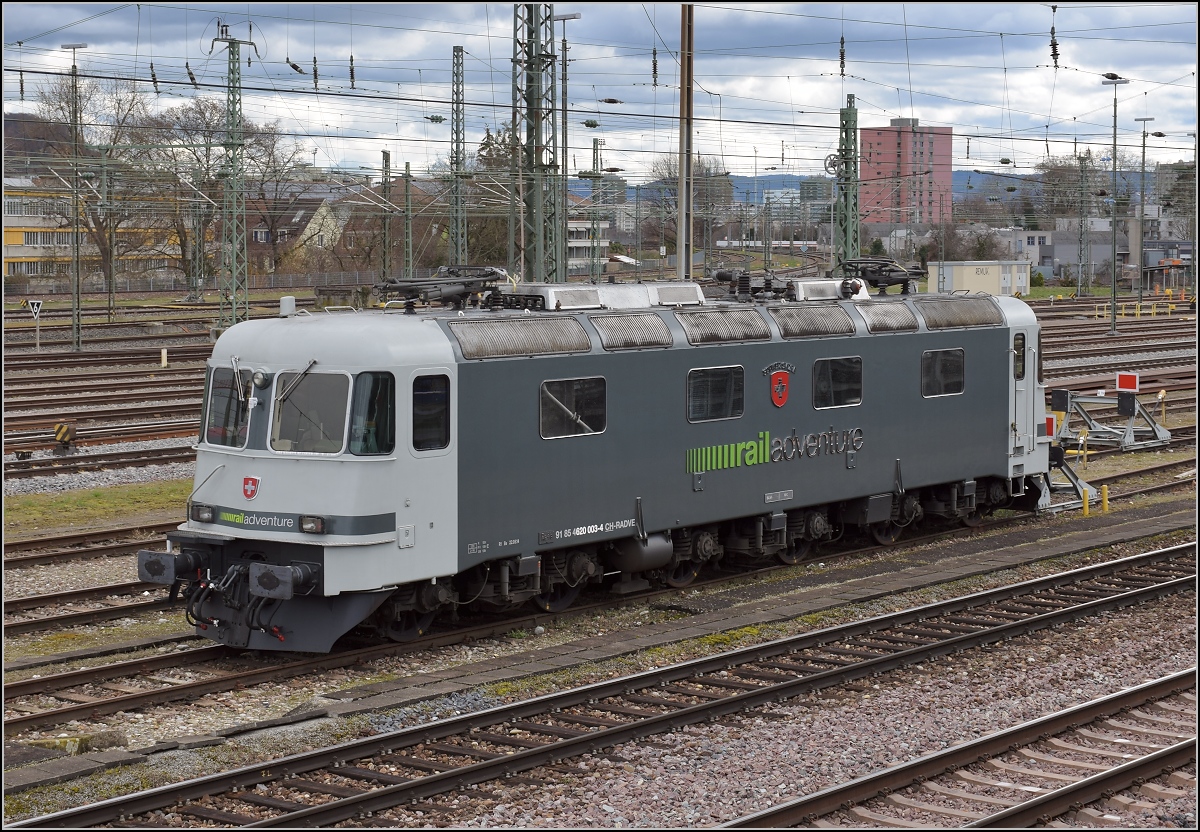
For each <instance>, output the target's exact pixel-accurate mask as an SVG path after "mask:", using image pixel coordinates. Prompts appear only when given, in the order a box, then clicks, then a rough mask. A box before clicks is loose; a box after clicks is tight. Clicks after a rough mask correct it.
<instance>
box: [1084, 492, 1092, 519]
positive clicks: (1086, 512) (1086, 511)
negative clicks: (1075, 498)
mask: <svg viewBox="0 0 1200 832" xmlns="http://www.w3.org/2000/svg"><path fill="white" fill-rule="evenodd" d="M1090 493H1091V492H1089V491H1088V490H1087V489H1086V488H1085V489H1083V516H1084V517H1090V516H1091V514H1092V511H1091V507H1090V506H1089V505H1088V494H1090Z"/></svg>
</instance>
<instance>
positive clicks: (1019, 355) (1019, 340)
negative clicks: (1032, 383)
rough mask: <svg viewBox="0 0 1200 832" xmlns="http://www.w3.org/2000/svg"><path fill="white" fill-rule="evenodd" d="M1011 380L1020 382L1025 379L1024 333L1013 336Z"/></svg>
mask: <svg viewBox="0 0 1200 832" xmlns="http://www.w3.org/2000/svg"><path fill="white" fill-rule="evenodd" d="M1013 378H1014V379H1015V380H1017V381H1021V380H1022V379H1024V378H1025V333H1024V332H1018V333H1017V334H1016V335H1014V336H1013Z"/></svg>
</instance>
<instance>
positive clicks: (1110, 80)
mask: <svg viewBox="0 0 1200 832" xmlns="http://www.w3.org/2000/svg"><path fill="white" fill-rule="evenodd" d="M1100 83H1101V84H1106V85H1111V86H1112V88H1113V152H1112V200H1113V204H1112V214H1111V215H1110V222H1111V223H1112V329H1110V330H1109V332H1108V334H1109V335H1116V334H1117V87H1118V86H1120V85H1121V84H1128V83H1129V79H1128V78H1122V77H1121V76H1120V75H1118V74H1117V73H1115V72H1106V73H1104V80H1103V81H1101V82H1100Z"/></svg>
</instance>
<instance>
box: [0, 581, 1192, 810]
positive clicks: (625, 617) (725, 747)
mask: <svg viewBox="0 0 1200 832" xmlns="http://www.w3.org/2000/svg"><path fill="white" fill-rule="evenodd" d="M1063 568H1066V567H1065V566H1064V565H1063V564H1057V565H1055V566H1054V567H1053V568H1051V567H1050V565H1047V564H1042V565H1040V566H1039V567H1027V568H1024V569H1022V570H1020V573H1021V574H1020V575H1019V576H1015V575H1013V574H1012V573H1011V572H1010V573H1008V574H1006V575H1004V576H1003V577H1002V578H993V577H989V578H981V579H974V580H973V581H971V582H970V583H971V586H969V587H964V586H961V585H959V586H957V587H955V589H954V591H952V592H951V591H947V590H936V589H933V590H923V591H920V592H917V593H909V594H907V595H906V596H905V597H903V598H896V599H890V600H888V601H878V602H872V603H870V604H864V605H857V606H856V607H854V608H852V609H847V610H845V611H843V612H841V613H839V614H836V615H833V616H831V619H830V620H823V621H821V622H820V625H819V626H828V625H832V624H834V623H837V622H838V621H840V620H854V619H859V618H863V617H867V616H870V615H877V614H879V613H881V612H884V611H886V610H888V609H896V608H904V607H909V606H913V605H916V604H919V603H925V602H928V601H931V600H934V599H935V598H937V597H948V596H950V595H957V594H961V593H962V592H966V591H971V590H975V589H980V588H982V587H983V586H984V585H995V584H998V583H1002V582H1007V581H1011V580H1014V579H1016V578H1018V577H1019V578H1022V579H1024V578H1029V577H1032V576H1033V574H1034V573H1035V572H1041V573H1043V574H1044V573H1046V572H1052V571H1060V570H1061V569H1063ZM648 619H649V616H648V614H647V611H645V610H644V609H639V608H632V609H628V610H624V611H621V612H620V613H617V614H614V615H608V616H603V617H600V616H595V617H589V618H588V619H587V620H585V621H582V622H580V623H579V624H578V625H577V626H575V627H570V626H567V627H563V628H562V629H561V630H558V629H552V630H550V631H548V632H547V633H546V634H545V635H542V636H538V637H536V639H534V637H533V636H528V638H529V639H531V640H532V641H527V640H526V639H525V638H510V639H493V640H487V641H482V642H478V643H476V644H473V645H460V646H456V647H449V648H442V649H440V650H436V651H429V652H426V653H422V654H417V655H412V656H405V657H397V658H395V659H389V660H383V661H381V662H373V663H371V665H370V667H368V668H348V669H343V670H333V671H329V672H327V673H325V674H322V675H321V677H320V678H319V679H306V680H291V681H288V682H281V683H276V684H271V685H263V686H255V687H254V688H252V689H249V690H245V691H234V692H229V693H225V694H216V695H214V696H211V697H207V698H206V700H203V701H202V702H201V703H195V704H193V705H189V706H181V705H174V706H164V707H162V708H156V709H147V710H145V711H143V712H140V713H132V714H119V715H116V716H115V717H110V718H107V719H104V720H98V721H97V722H95V723H86V724H85V723H76V724H72V725H69V726H62V727H61V728H59V729H56V731H47V732H45V733H44V734H42V733H41V732H36V731H35V732H29V733H28V734H26V735H25V737H33V736H38V735H42V736H45V735H47V734H49V735H54V733H56V732H58V733H62V732H68V731H69V732H71V733H77V732H81V731H97V730H113V729H116V730H118V731H120V732H122V733H123V734H124V736H125V740H126V742H125V747H127V748H137V747H143V746H146V745H149V744H151V743H152V742H154V741H155V740H159V739H165V738H169V737H179V736H187V735H189V734H205V733H210V732H212V731H214V730H220V729H222V728H225V727H227V726H230V725H236V724H239V723H245V722H249V721H252V720H256V719H265V718H268V717H272V716H279V715H281V714H282V713H286V712H287V711H288V710H290V709H292V708H295V707H297V706H301V707H303V706H305V705H306V704H315V703H319V702H320V701H321V700H320V697H319V693H320V692H321V691H323V690H337V689H344V688H347V687H352V686H355V685H361V684H366V683H369V682H372V681H379V680H382V679H390V678H396V677H397V676H404V675H408V674H410V673H415V672H420V671H422V670H429V669H434V668H437V667H444V666H447V665H454V664H460V663H462V662H466V661H472V660H480V659H484V658H489V657H492V656H495V655H507V654H513V653H516V652H519V651H521V650H522V649H524V647H525V646H527V645H531V646H538V647H541V646H545V645H546V644H548V643H556V642H561V641H565V640H569V639H571V638H578V637H582V636H592V635H597V634H599V633H600V632H605V631H607V632H609V633H619V632H621V631H622V630H624V629H627V628H630V627H634V626H636V624H637V621H639V620H648ZM792 629H794V630H805V629H811V626H804V625H800V624H799V623H797V624H796V626H794V627H793V628H792ZM1131 633H1132V634H1136V636H1137V637H1136V638H1134V639H1130V638H1128V636H1129V634H1131ZM781 634H782V633H779V632H770V633H766V632H764V634H763V636H764V637H771V638H773V637H777V636H778V635H781ZM1195 647H1196V645H1195V597H1194V596H1193V595H1188V596H1183V597H1173V598H1169V599H1166V600H1164V601H1162V602H1158V603H1155V604H1153V605H1150V606H1147V607H1139V608H1136V609H1133V610H1129V611H1123V612H1119V613H1111V614H1107V615H1105V616H1103V617H1102V618H1098V619H1094V620H1092V621H1090V622H1083V623H1081V624H1076V625H1071V626H1067V627H1064V628H1062V629H1060V630H1057V631H1052V632H1049V633H1043V634H1040V635H1037V636H1032V637H1026V638H1022V639H1018V640H1014V641H1013V642H1011V643H1010V644H1007V645H1004V646H1001V647H997V648H991V649H989V650H987V651H982V652H980V651H976V652H973V653H970V654H965V655H963V656H959V657H952V658H947V659H944V660H939V661H936V662H931V663H929V664H928V665H926V666H923V667H920V668H913V669H911V670H905V671H898V672H896V673H893V674H889V675H888V676H886V677H883V678H881V679H879V680H877V682H876V684H878V688H873V689H871V690H869V691H860V692H849V693H842V694H833V693H830V692H825V693H823V694H819V695H816V696H812V697H807V698H804V699H800V700H796V701H795V702H793V703H790V704H787V705H784V706H780V707H777V708H774V709H772V710H771V713H772V714H773V716H770V717H753V716H748V717H745V718H738V719H736V720H733V721H731V720H722V722H723V723H726V724H720V725H717V724H714V725H711V726H707V727H693V728H688V729H686V730H684V731H682V732H680V733H679V734H674V735H668V736H662V737H656V738H654V739H653V740H652V741H650V742H644V743H640V744H631V745H629V746H623V747H621V748H618V749H611V750H610V751H611V752H612V753H613V754H615V755H616V756H615V757H612V758H607V755H606V756H596V757H589V758H586V759H585V760H583V761H582V763H577V764H575V765H576V766H577V771H576V772H574V773H572V774H571V775H567V776H564V775H561V774H555V773H548V772H544V771H539V772H536V773H534V775H533V776H538V777H543V778H545V779H547V780H548V781H549V783H550V785H549V786H547V787H545V788H541V789H536V790H532V791H530V790H528V789H526V788H525V787H520V786H517V787H512V788H502V789H501V790H500V792H499V793H500V795H501V797H499V798H497V800H496V801H495V802H494V803H493V804H492V805H490V806H489V807H488V813H487V814H485V815H483V816H481V817H478V818H477V817H475V816H474V815H473V814H472V815H470V816H466V815H464V816H462V817H461V818H455V819H454V820H453V821H450V822H447V819H446V818H445V817H442V816H441V813H439V817H438V820H439V825H450V826H475V827H490V826H498V827H521V826H542V827H556V826H557V827H570V826H581V827H599V826H606V827H617V826H630V825H637V826H656V827H665V828H670V827H679V826H692V825H708V824H711V823H714V822H719V821H721V820H728V819H730V818H733V817H737V816H740V815H742V814H747V813H749V812H752V811H756V810H758V809H760V808H764V807H765V806H768V805H771V803H773V802H777V801H779V800H783V799H789V798H791V797H795V796H797V795H799V794H803V793H808V792H812V791H815V790H818V789H820V788H823V787H825V786H827V785H830V784H832V783H834V782H839V781H841V780H844V779H847V778H851V777H855V776H859V775H861V774H863V773H866V772H867V771H870V770H873V769H875V768H879V767H882V766H886V765H890V764H893V763H895V762H899V761H902V760H905V759H909V758H911V757H914V756H918V755H920V754H923V753H928V752H929V751H933V750H937V749H940V748H943V747H945V746H946V745H948V744H952V743H955V742H959V741H962V740H964V739H969V738H973V737H976V736H980V735H981V734H984V733H989V732H991V731H994V730H996V729H998V728H1001V727H1004V726H1006V725H1010V724H1013V723H1016V722H1019V721H1023V720H1025V719H1029V718H1032V717H1034V716H1037V715H1040V714H1042V713H1044V712H1048V711H1052V710H1056V709H1060V708H1063V707H1068V706H1070V705H1072V704H1077V703H1079V702H1082V701H1086V700H1088V699H1091V698H1094V697H1096V696H1099V695H1102V694H1104V693H1110V692H1113V691H1115V690H1118V689H1120V688H1121V687H1124V686H1127V685H1131V684H1137V683H1140V682H1141V681H1144V680H1146V679H1150V678H1154V677H1158V676H1161V675H1165V674H1166V673H1170V672H1174V671H1176V670H1180V669H1184V668H1186V667H1189V666H1192V665H1194V663H1195ZM711 652H712V650H711V648H705V647H702V646H699V645H695V644H693V646H691V647H690V648H683V649H681V650H679V651H678V652H676V653H673V654H671V655H670V657H669V660H670V661H679V660H683V659H686V658H690V657H692V656H694V655H701V654H707V653H711ZM662 663H663V662H662V660H661V658H657V657H656V658H651V657H644V658H642V659H635V660H632V661H629V662H618V663H614V666H612V667H594V666H589V667H584V668H580V669H579V670H578V671H571V673H572V674H573V675H568V676H564V675H563V672H560V674H556V676H554V677H547V678H546V680H545V681H542V680H539V679H531V680H528V684H527V685H524V686H523V689H521V690H520V691H519V693H518V694H514V695H513V696H510V697H505V698H515V696H528V695H532V694H534V693H537V692H539V691H540V690H544V689H555V688H562V687H569V686H571V685H574V684H584V683H586V682H589V681H594V680H596V679H599V678H608V677H610V676H612V675H616V674H617V673H628V672H630V671H632V670H636V669H641V668H642V667H646V666H650V665H653V664H662ZM972 679H986V680H987V685H986V688H987V689H986V691H983V692H975V691H972V689H971V687H970V685H969V684H968V682H969V681H970V680H972ZM500 701H502V700H501V698H499V697H496V696H495V695H494V693H489V689H487V688H484V689H482V690H479V691H472V692H464V693H460V694H455V695H453V696H450V697H444V698H440V699H437V700H432V701H429V702H426V703H421V704H419V705H416V706H413V707H409V708H405V709H402V710H396V711H387V712H379V713H374V714H367V715H361V716H358V717H353V718H349V719H341V720H334V719H319V720H313V721H309V722H306V723H302V724H300V725H296V726H290V727H288V728H284V729H277V730H273V731H267V732H257V733H254V734H248V735H242V736H235V737H233V738H231V739H230V740H229V741H228V742H227V743H226V744H224V745H222V746H218V747H216V748H209V749H202V750H200V751H193V752H168V753H166V754H159V755H155V756H154V757H153V758H151V762H149V763H147V764H143V765H138V766H131V767H124V768H120V769H115V770H111V771H108V772H106V773H104V774H103V775H102V776H98V777H95V778H88V779H86V780H83V781H78V782H76V783H73V784H71V785H70V786H69V787H68V788H62V789H58V788H54V787H49V788H44V789H36V790H33V791H31V792H27V793H22V794H20V795H17V796H15V797H14V798H11V799H9V800H8V801H7V803H8V814H9V815H10V817H13V818H16V817H18V815H19V816H28V815H32V814H44V813H46V812H50V811H55V810H56V809H58V808H65V807H66V806H68V805H78V804H79V803H80V802H82V801H86V800H95V799H100V796H101V795H104V796H111V795H115V794H121V793H125V792H126V791H128V790H134V789H142V788H148V787H151V786H156V785H163V784H167V783H172V782H178V781H179V780H181V779H185V778H190V777H197V776H201V775H203V774H207V773H211V772H212V771H217V770H227V769H229V768H233V767H236V766H239V765H247V764H250V763H253V762H257V761H261V760H264V759H270V758H271V757H272V756H273V755H282V754H286V753H293V752H298V751H301V750H303V749H307V748H311V747H316V746H319V745H322V744H325V743H330V742H336V741H344V740H346V739H349V738H352V737H355V736H365V735H369V734H374V733H378V732H380V731H389V730H395V729H398V728H403V727H408V726H411V725H415V724H419V723H422V722H428V721H430V720H431V719H434V718H438V717H442V716H450V715H457V714H460V713H466V712H472V711H476V710H480V709H482V708H486V707H490V706H491V705H494V704H497V703H498V702H500ZM879 725H883V726H886V727H885V728H884V729H882V730H880V729H879V728H877V727H875V726H879ZM864 726H870V727H868V728H864ZM13 739H21V738H13ZM617 757H619V758H622V759H623V760H624V761H625V762H622V761H620V760H618V759H617ZM494 785H495V784H488V785H487V786H486V788H487V789H488V790H494ZM438 802H442V801H440V800H439V801H438ZM453 803H454V798H453V797H447V798H445V799H444V802H442V805H445V806H446V807H448V808H449V807H452V805H453ZM603 806H608V807H610V808H611V811H609V810H608V809H604V808H603ZM589 808H590V812H589ZM1192 810H1193V812H1194V802H1193V805H1192ZM14 812H16V813H17V814H14ZM395 820H396V821H397V823H400V822H401V821H403V823H404V824H409V823H410V822H411V823H412V824H413V825H422V823H423V819H422V818H418V817H416V816H415V815H413V816H406V815H403V814H400V815H397V816H396V818H395Z"/></svg>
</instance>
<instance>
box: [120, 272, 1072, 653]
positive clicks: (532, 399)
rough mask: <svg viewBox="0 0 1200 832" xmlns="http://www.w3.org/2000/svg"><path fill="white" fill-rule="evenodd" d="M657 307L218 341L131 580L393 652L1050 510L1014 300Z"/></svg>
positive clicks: (689, 292)
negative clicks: (590, 598) (152, 544)
mask: <svg viewBox="0 0 1200 832" xmlns="http://www.w3.org/2000/svg"><path fill="white" fill-rule="evenodd" d="M651 288H652V289H653V291H650V290H648V289H636V290H633V289H630V290H626V291H624V292H618V291H609V290H608V289H607V288H605V287H599V288H596V287H588V288H585V289H577V290H571V291H573V292H574V294H571V292H568V291H566V290H563V289H562V288H561V287H559V288H546V287H528V292H530V293H531V294H530V295H529V297H531V298H540V299H541V300H540V301H539V304H538V308H539V309H542V308H544V309H545V310H547V311H539V312H532V311H529V310H525V311H523V312H522V311H510V310H506V309H504V308H503V306H504V305H503V304H501V305H494V308H493V310H490V311H478V312H470V313H466V312H454V311H449V312H441V313H438V312H432V313H422V314H420V315H415V314H404V313H393V312H388V311H382V312H380V311H376V312H365V313H361V314H336V315H335V314H328V315H321V316H292V317H287V318H281V319H279V320H274V321H251V322H248V323H244V324H239V325H237V326H235V327H233V328H231V329H230V330H229V331H228V332H227V333H225V334H224V335H223V336H222V337H221V339H220V340H219V341H218V343H217V345H216V347H215V348H214V353H213V358H212V360H211V361H210V367H209V373H208V384H207V388H206V400H205V401H206V404H205V415H204V420H203V425H204V427H203V429H202V436H201V442H200V444H199V445H198V447H197V473H196V483H197V485H196V488H195V490H194V492H193V494H192V498H191V500H190V501H189V513H188V520H187V521H186V522H185V524H184V525H183V526H181V527H180V531H179V532H178V533H173V534H172V535H171V536H170V538H171V542H172V546H173V548H174V549H175V551H174V552H172V553H170V555H169V556H168V555H163V553H149V552H143V553H140V554H139V571H140V573H142V574H143V575H144V576H146V577H145V579H147V580H157V581H159V582H162V583H168V584H175V585H177V586H183V585H186V586H184V589H185V595H186V603H187V604H188V610H189V615H191V616H193V617H194V619H195V621H196V622H197V625H198V626H199V627H200V628H201V632H202V633H203V634H205V635H207V636H209V637H212V638H216V639H217V640H220V641H223V642H224V643H228V644H233V645H235V646H251V647H257V648H263V649H283V650H289V649H291V650H310V651H312V650H316V651H319V650H328V649H329V647H330V646H331V645H332V642H333V641H334V640H336V638H337V637H339V636H340V635H341V634H343V633H344V632H346V631H347V630H349V629H351V628H352V627H354V626H355V625H357V624H359V623H361V622H364V621H365V622H367V623H368V624H371V625H374V626H375V627H376V629H377V630H378V631H380V632H383V633H385V634H386V635H388V636H389V637H392V638H407V637H411V636H412V635H414V634H419V633H421V632H424V631H425V630H426V629H427V628H428V626H429V623H430V621H431V620H432V617H433V616H436V615H437V614H439V613H446V612H449V613H453V612H454V611H455V610H456V609H458V608H459V607H465V606H470V607H484V608H489V609H496V610H504V609H509V608H512V607H515V606H518V605H521V604H526V603H532V604H533V605H534V606H535V607H536V608H538V609H542V610H547V611H557V610H559V609H563V608H565V607H566V606H569V605H570V603H572V602H573V601H574V600H575V599H576V598H577V597H578V596H579V594H580V592H581V591H582V590H583V589H584V588H585V587H587V586H589V585H603V586H605V587H607V588H608V589H609V591H612V592H616V593H624V592H630V591H634V590H636V589H639V588H643V587H646V586H650V585H652V584H658V585H665V586H673V587H681V586H686V585H687V584H689V583H690V582H691V581H693V580H694V579H695V578H696V576H697V575H698V574H699V573H700V570H701V569H702V568H703V567H704V566H705V565H706V564H714V563H724V564H727V565H734V564H761V563H764V562H770V561H772V560H780V561H783V562H784V563H796V562H799V561H800V560H801V559H802V558H803V557H805V556H806V555H807V553H809V552H810V551H811V549H812V547H814V546H817V545H819V544H821V543H823V542H828V541H832V540H836V539H838V538H839V537H840V536H842V535H843V534H845V533H846V532H847V531H861V532H864V533H868V534H870V535H871V536H872V537H874V538H875V539H876V540H877V541H879V542H882V543H893V542H895V541H896V540H898V539H899V538H900V536H901V535H902V534H903V532H904V530H905V529H908V528H911V527H914V526H915V525H917V524H919V523H920V522H921V521H922V520H923V519H925V518H930V517H937V518H945V519H950V520H962V521H964V522H968V521H974V520H976V519H978V518H979V517H980V516H982V515H984V514H987V513H990V512H992V511H995V510H997V509H1000V508H1010V507H1012V508H1036V507H1037V505H1038V504H1039V503H1043V504H1044V502H1045V500H1046V499H1047V493H1048V488H1047V487H1045V484H1044V483H1043V482H1042V481H1041V480H1040V479H1039V478H1040V477H1043V476H1044V475H1045V472H1046V471H1047V470H1048V455H1047V449H1048V445H1049V437H1048V436H1047V435H1046V432H1045V426H1044V423H1045V418H1044V400H1043V398H1042V397H1043V395H1044V391H1043V389H1042V387H1041V385H1040V382H1039V380H1038V379H1037V374H1036V372H1034V366H1035V364H1036V363H1037V362H1038V360H1039V356H1038V354H1037V347H1036V344H1037V324H1036V320H1035V319H1034V318H1033V316H1032V313H1030V312H1029V310H1028V307H1026V306H1025V305H1024V304H1023V303H1021V302H1020V301H1016V300H1013V299H1008V298H995V299H993V298H987V297H984V296H972V297H970V298H964V297H957V298H955V297H949V296H936V297H929V296H905V297H902V296H894V297H890V298H876V299H872V300H870V301H861V302H852V301H846V300H820V301H812V302H803V301H802V302H796V303H776V304H773V305H762V304H753V303H723V304H711V303H703V302H701V299H702V295H701V294H700V292H699V290H698V288H697V287H695V285H694V284H688V285H684V286H680V285H665V284H664V285H661V286H658V287H651ZM593 289H595V291H592V290H593ZM589 292H590V293H591V294H589ZM605 292H607V294H605ZM592 295H595V297H592ZM643 295H645V297H643ZM506 297H507V296H506ZM606 298H607V300H605V299H606ZM667 298H671V299H672V300H670V302H668V301H667V300H665V299H667ZM614 300H616V301H622V302H629V303H631V304H634V305H635V306H636V304H642V305H641V306H636V308H633V309H621V310H613V309H610V308H604V307H605V306H606V305H607V304H608V303H609V302H612V301H614ZM569 304H574V305H575V307H574V308H573V309H568V308H566V307H567V306H568V305H569ZM550 310H553V311H550ZM317 630H319V631H320V632H316V631H317Z"/></svg>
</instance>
